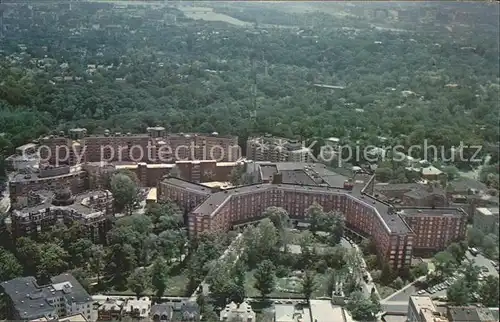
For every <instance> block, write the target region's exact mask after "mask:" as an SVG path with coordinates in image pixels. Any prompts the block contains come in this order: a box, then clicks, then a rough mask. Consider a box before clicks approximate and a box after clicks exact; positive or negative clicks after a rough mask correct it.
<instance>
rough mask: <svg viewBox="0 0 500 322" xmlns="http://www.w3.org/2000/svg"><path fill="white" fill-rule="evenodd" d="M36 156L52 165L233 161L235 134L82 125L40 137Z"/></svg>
mask: <svg viewBox="0 0 500 322" xmlns="http://www.w3.org/2000/svg"><path fill="white" fill-rule="evenodd" d="M40 146H41V147H43V148H40V158H41V159H42V160H44V161H45V162H47V163H49V164H53V165H61V164H65V165H76V164H79V163H85V162H103V161H105V162H146V163H174V162H175V161H179V160H217V161H237V160H238V159H239V158H240V157H241V151H240V148H239V146H238V137H236V136H221V135H219V134H218V133H216V132H214V133H212V134H198V133H167V132H166V130H165V128H163V127H150V128H147V133H144V134H132V133H118V132H117V133H110V132H109V131H105V132H104V134H102V135H88V134H87V130H86V129H71V130H69V133H68V134H65V133H61V134H59V135H50V136H47V137H43V138H41V139H40Z"/></svg>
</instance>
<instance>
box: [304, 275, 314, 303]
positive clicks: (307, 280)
mask: <svg viewBox="0 0 500 322" xmlns="http://www.w3.org/2000/svg"><path fill="white" fill-rule="evenodd" d="M316 287H317V285H316V282H315V280H314V272H313V271H306V272H305V273H304V277H303V278H302V294H304V297H305V298H306V300H307V303H309V300H310V299H311V295H312V294H313V292H314V291H315V290H316Z"/></svg>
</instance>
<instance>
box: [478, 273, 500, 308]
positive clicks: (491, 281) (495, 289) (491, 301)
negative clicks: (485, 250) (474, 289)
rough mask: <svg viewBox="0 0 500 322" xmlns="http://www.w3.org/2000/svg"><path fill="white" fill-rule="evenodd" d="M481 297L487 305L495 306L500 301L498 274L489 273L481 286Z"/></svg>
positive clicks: (482, 302)
mask: <svg viewBox="0 0 500 322" xmlns="http://www.w3.org/2000/svg"><path fill="white" fill-rule="evenodd" d="M479 299H480V301H481V304H483V305H484V306H486V307H495V306H497V305H498V302H499V300H500V299H499V283H498V276H493V275H488V276H487V277H486V278H485V280H484V282H483V283H482V284H481V287H480V288H479Z"/></svg>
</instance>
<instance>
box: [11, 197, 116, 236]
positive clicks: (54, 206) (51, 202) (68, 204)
mask: <svg viewBox="0 0 500 322" xmlns="http://www.w3.org/2000/svg"><path fill="white" fill-rule="evenodd" d="M29 199H30V201H29V206H28V207H26V208H23V209H20V210H14V211H13V212H12V214H11V226H10V227H9V228H10V230H11V233H12V235H13V236H14V237H20V236H29V235H33V234H38V233H40V232H43V231H47V230H50V229H51V228H52V227H53V226H54V225H56V224H57V223H63V224H65V225H68V226H69V225H71V224H73V223H74V222H79V223H80V224H82V225H83V226H84V227H85V228H87V230H88V233H89V238H91V239H92V240H94V241H103V240H104V238H105V234H106V232H107V231H108V230H109V228H110V221H109V219H110V216H112V214H113V196H112V194H111V192H109V191H107V190H106V191H87V192H86V193H83V194H79V195H77V196H74V197H73V196H72V194H71V191H70V190H69V189H68V188H66V189H62V190H59V191H57V192H56V193H53V192H51V191H44V192H39V193H34V192H32V193H30V196H29Z"/></svg>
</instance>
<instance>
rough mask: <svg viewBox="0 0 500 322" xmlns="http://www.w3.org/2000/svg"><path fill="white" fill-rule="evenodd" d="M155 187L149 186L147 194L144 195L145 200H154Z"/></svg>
mask: <svg viewBox="0 0 500 322" xmlns="http://www.w3.org/2000/svg"><path fill="white" fill-rule="evenodd" d="M156 193H157V192H156V188H151V189H149V192H148V196H147V197H146V200H154V201H156Z"/></svg>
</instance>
